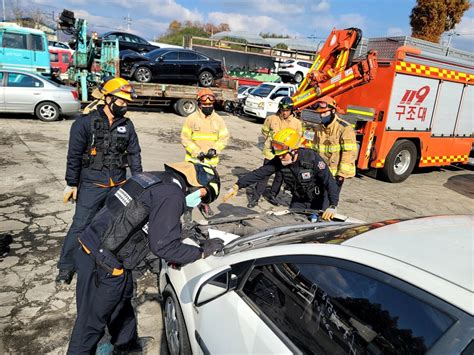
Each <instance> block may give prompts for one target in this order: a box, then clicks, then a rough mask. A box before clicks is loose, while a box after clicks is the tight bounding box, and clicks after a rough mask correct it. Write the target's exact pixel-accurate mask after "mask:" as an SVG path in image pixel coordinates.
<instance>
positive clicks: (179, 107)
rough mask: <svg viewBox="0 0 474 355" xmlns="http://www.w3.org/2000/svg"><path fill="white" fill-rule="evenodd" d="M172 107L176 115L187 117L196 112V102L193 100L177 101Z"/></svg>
mask: <svg viewBox="0 0 474 355" xmlns="http://www.w3.org/2000/svg"><path fill="white" fill-rule="evenodd" d="M173 107H174V109H175V111H176V113H177V114H178V115H180V116H183V117H187V116H189V115H190V114H192V113H193V112H194V111H196V107H197V102H196V100H193V99H179V100H178V101H176V103H175V104H174V105H173Z"/></svg>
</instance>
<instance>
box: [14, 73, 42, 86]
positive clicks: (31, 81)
mask: <svg viewBox="0 0 474 355" xmlns="http://www.w3.org/2000/svg"><path fill="white" fill-rule="evenodd" d="M7 86H10V87H18V88H39V87H42V86H43V83H42V82H41V81H40V80H38V79H36V78H33V77H32V76H30V75H26V74H20V73H8V80H7Z"/></svg>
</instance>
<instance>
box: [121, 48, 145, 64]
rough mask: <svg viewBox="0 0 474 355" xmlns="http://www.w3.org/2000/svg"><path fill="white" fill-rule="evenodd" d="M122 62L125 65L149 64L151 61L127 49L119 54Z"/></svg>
mask: <svg viewBox="0 0 474 355" xmlns="http://www.w3.org/2000/svg"><path fill="white" fill-rule="evenodd" d="M119 58H120V62H121V63H123V64H125V63H137V62H149V61H150V59H148V58H147V57H145V56H143V55H142V54H140V53H138V52H135V51H132V50H131V49H126V50H123V51H120V53H119Z"/></svg>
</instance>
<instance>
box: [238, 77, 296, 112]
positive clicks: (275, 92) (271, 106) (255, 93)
mask: <svg viewBox="0 0 474 355" xmlns="http://www.w3.org/2000/svg"><path fill="white" fill-rule="evenodd" d="M295 92H296V86H295V85H293V84H283V83H263V84H261V85H259V86H257V87H256V88H255V89H254V90H252V92H251V93H250V94H249V95H248V96H247V98H246V99H245V105H244V112H245V113H246V114H247V115H250V116H253V117H256V118H257V119H258V120H261V121H263V120H265V118H267V117H268V116H270V115H273V114H275V113H276V112H277V111H278V103H279V102H280V100H281V98H282V97H284V96H292V95H293V94H294V93H295Z"/></svg>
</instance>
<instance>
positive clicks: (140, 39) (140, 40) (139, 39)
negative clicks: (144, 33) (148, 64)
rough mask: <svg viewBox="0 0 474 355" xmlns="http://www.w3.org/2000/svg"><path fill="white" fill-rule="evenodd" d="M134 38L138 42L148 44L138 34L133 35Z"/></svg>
mask: <svg viewBox="0 0 474 355" xmlns="http://www.w3.org/2000/svg"><path fill="white" fill-rule="evenodd" d="M135 38H136V39H137V42H138V43H140V44H149V43H148V41H145V40H144V39H143V38H140V37H138V36H135Z"/></svg>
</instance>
